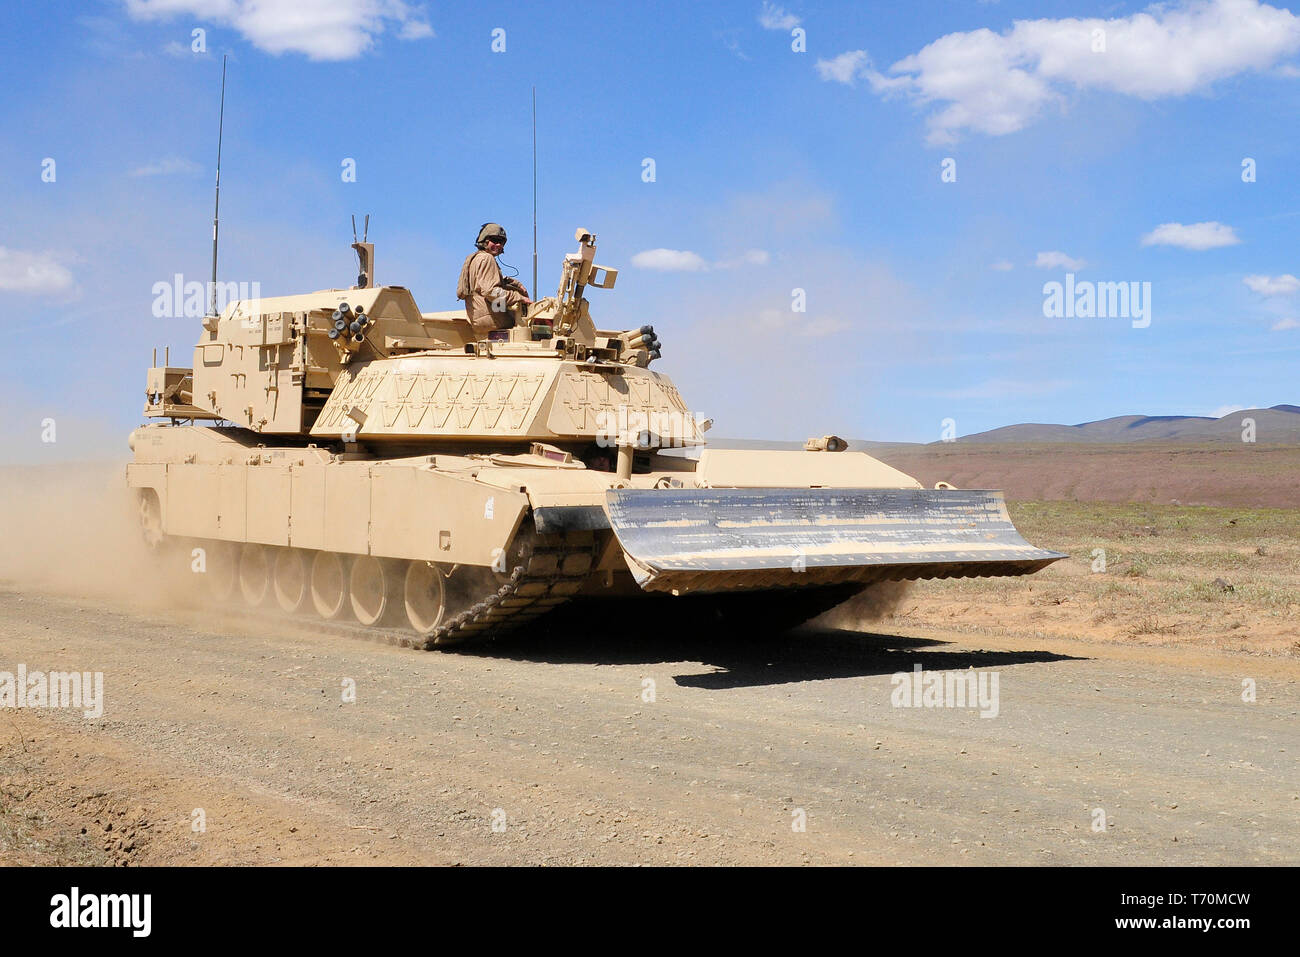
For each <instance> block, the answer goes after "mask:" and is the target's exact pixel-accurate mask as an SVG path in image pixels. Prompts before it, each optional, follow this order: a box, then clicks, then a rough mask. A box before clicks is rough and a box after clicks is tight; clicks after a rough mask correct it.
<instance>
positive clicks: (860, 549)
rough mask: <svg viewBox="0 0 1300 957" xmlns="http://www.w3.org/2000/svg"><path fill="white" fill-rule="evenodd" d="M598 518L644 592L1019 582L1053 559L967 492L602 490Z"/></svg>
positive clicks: (996, 504)
mask: <svg viewBox="0 0 1300 957" xmlns="http://www.w3.org/2000/svg"><path fill="white" fill-rule="evenodd" d="M605 510H606V512H607V513H608V515H609V520H610V526H611V527H612V528H613V529H614V533H615V534H616V535H617V536H618V540H619V544H620V545H621V546H622V547H623V551H624V554H625V555H626V556H627V559H628V566H629V567H630V568H631V569H632V572H633V574H634V575H635V576H636V579H637V581H638V582H639V583H640V585H641V587H642V588H644V589H646V590H647V591H677V592H683V593H684V592H688V591H725V590H730V589H744V588H773V587H800V586H808V585H823V584H832V583H835V582H847V581H861V582H864V583H867V582H872V581H878V580H882V579H912V578H954V577H973V576H992V575H1025V574H1028V573H1030V572H1035V571H1038V570H1039V569H1040V568H1044V567H1046V566H1047V565H1050V564H1051V563H1052V562H1054V561H1057V560H1058V559H1061V558H1065V557H1066V556H1065V555H1062V554H1061V553H1059V552H1050V551H1045V550H1043V549H1041V548H1035V547H1034V546H1032V545H1030V544H1029V543H1028V542H1026V541H1025V540H1024V539H1023V538H1021V536H1020V533H1019V532H1017V531H1016V528H1015V526H1014V525H1012V524H1011V518H1010V516H1009V515H1008V514H1007V508H1006V503H1005V502H1004V501H1003V499H1002V493H1001V492H994V491H987V490H969V489H829V488H767V489H610V490H609V492H608V493H607V494H606V500H605Z"/></svg>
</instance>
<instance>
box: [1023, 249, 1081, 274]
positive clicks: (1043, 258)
mask: <svg viewBox="0 0 1300 957" xmlns="http://www.w3.org/2000/svg"><path fill="white" fill-rule="evenodd" d="M1034 265H1035V266H1037V267H1038V268H1039V269H1082V268H1083V267H1084V266H1085V265H1087V264H1086V263H1085V262H1084V261H1083V260H1082V259H1075V258H1074V257H1073V256H1067V255H1066V254H1065V253H1063V252H1058V251H1057V250H1052V251H1051V252H1046V253H1039V254H1038V256H1037V258H1036V259H1035V260H1034Z"/></svg>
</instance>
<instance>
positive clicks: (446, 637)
mask: <svg viewBox="0 0 1300 957" xmlns="http://www.w3.org/2000/svg"><path fill="white" fill-rule="evenodd" d="M596 548H597V542H596V537H595V535H594V534H593V533H591V532H567V533H565V535H563V536H556V537H555V538H553V539H552V538H542V537H536V538H534V539H532V540H531V541H529V542H527V543H526V544H525V545H524V548H523V553H522V555H520V556H519V559H518V564H516V565H515V566H514V568H513V569H512V570H511V572H510V577H509V579H508V580H507V581H506V582H505V583H504V584H502V585H501V587H499V588H498V589H497V590H496V591H495V592H494V593H492V594H491V595H488V596H487V597H486V598H483V599H481V600H480V601H478V602H475V603H474V604H473V605H472V606H470V607H469V608H467V609H465V610H464V611H462V612H460V613H459V614H457V615H455V616H454V617H452V618H451V619H450V620H448V621H445V622H443V623H442V624H441V625H439V626H438V629H437V630H436V631H434V632H433V633H432V634H430V635H415V634H403V635H400V636H398V637H397V641H396V643H397V644H399V645H401V646H402V647H404V648H415V649H417V650H420V651H429V650H431V649H433V648H435V647H437V648H444V647H447V646H448V645H458V644H466V643H468V642H477V641H483V640H486V639H489V638H494V637H496V636H497V635H501V634H504V633H505V632H507V631H510V630H511V629H513V628H517V627H519V626H520V625H522V624H524V623H526V622H528V621H531V620H532V619H534V618H538V617H540V616H541V615H544V614H545V613H546V612H548V611H550V610H551V609H552V608H554V607H556V606H557V605H561V604H563V603H564V602H566V601H568V600H569V599H570V598H572V597H573V596H574V595H576V594H577V593H578V592H579V591H580V590H581V589H582V587H583V585H584V584H585V582H586V579H587V576H588V575H590V574H591V570H592V569H593V568H594V567H595V564H596V557H597V556H596Z"/></svg>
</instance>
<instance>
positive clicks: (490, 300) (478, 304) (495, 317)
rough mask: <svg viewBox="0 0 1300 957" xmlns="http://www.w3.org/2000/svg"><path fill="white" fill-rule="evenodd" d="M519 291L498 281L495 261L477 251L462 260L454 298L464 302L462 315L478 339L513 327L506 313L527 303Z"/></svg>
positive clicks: (515, 285) (516, 286)
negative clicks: (512, 307) (463, 262)
mask: <svg viewBox="0 0 1300 957" xmlns="http://www.w3.org/2000/svg"><path fill="white" fill-rule="evenodd" d="M521 288H522V287H521V286H519V284H518V283H516V282H515V281H514V280H510V279H502V277H501V267H500V266H498V265H497V260H496V257H495V256H493V255H492V254H491V253H489V252H486V251H484V250H482V249H479V250H475V251H474V252H472V253H470V254H469V255H468V256H466V257H465V264H464V265H463V266H461V269H460V281H459V282H458V283H457V284H456V297H457V298H458V299H463V300H464V301H465V314H466V315H467V316H468V317H469V322H470V325H472V326H473V327H474V332H475V334H476V335H477V336H478V337H479V338H480V339H482V338H486V337H487V334H488V333H489V332H491V331H492V330H493V329H509V328H510V327H511V326H513V325H514V324H515V323H514V318H513V317H512V316H511V315H510V313H509V312H508V311H507V310H508V309H509V308H510V307H511V306H514V305H517V304H521V303H524V302H526V301H527V299H528V297H527V296H526V295H524V293H523V292H521V291H520V289H521Z"/></svg>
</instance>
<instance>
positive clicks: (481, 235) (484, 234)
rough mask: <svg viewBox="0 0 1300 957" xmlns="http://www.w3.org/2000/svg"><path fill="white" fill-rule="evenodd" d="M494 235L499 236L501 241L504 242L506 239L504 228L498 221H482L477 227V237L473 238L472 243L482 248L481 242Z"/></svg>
mask: <svg viewBox="0 0 1300 957" xmlns="http://www.w3.org/2000/svg"><path fill="white" fill-rule="evenodd" d="M495 236H500V237H501V241H502V242H503V243H504V242H505V241H506V228H505V227H504V226H502V225H501V224H500V223H484V224H483V225H482V226H481V227H479V231H478V239H476V240H474V245H475V246H477V247H478V248H479V249H482V248H483V244H484V243H485V242H487V241H488V240H489V239H491V238H493V237H495Z"/></svg>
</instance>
